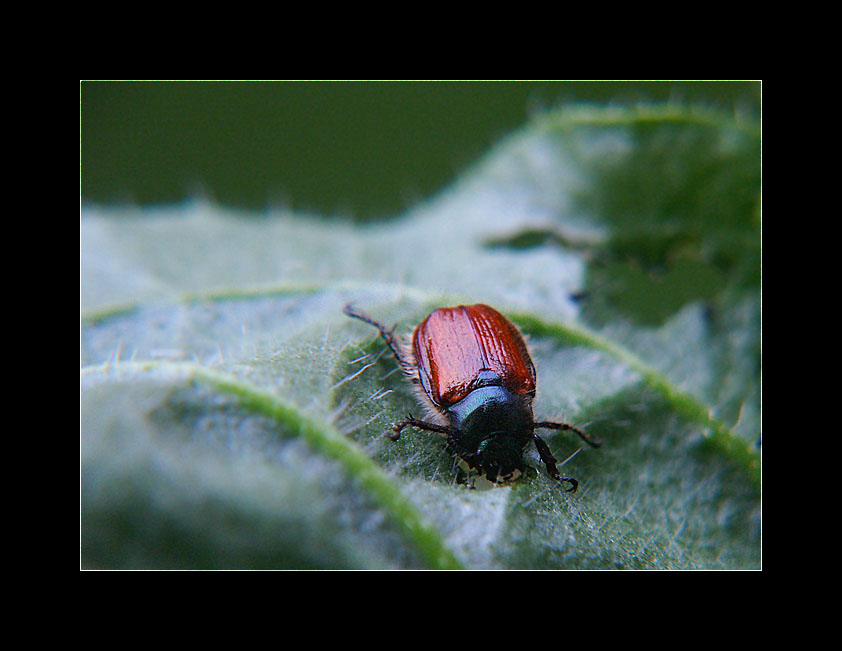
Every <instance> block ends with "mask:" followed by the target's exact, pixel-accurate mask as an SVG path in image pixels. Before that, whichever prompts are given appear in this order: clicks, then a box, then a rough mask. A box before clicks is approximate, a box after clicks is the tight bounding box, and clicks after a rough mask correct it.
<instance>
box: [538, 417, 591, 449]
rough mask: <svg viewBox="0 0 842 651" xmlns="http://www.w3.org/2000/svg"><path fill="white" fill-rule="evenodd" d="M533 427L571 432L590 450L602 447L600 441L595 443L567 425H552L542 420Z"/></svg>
mask: <svg viewBox="0 0 842 651" xmlns="http://www.w3.org/2000/svg"><path fill="white" fill-rule="evenodd" d="M535 427H536V428H538V427H546V428H547V429H558V430H570V431H571V432H576V434H578V435H579V437H580V438H581V439H582V440H583V441H584V442H585V443H587V444H588V445H590V446H591V447H592V448H598V447H599V446H601V445H602V441H597V440H595V439H592V438H591V437H590V436H588V435H587V434H585V433H584V432H583V431H582V430H580V429H579V428H578V427H573V425H568V424H567V423H552V422H550V421H545V420H542V421H540V422H537V423H535Z"/></svg>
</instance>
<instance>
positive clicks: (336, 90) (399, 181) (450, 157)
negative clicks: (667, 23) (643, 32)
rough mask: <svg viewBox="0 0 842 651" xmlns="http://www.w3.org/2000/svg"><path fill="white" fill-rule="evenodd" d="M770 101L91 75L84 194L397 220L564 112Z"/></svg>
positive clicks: (754, 109)
mask: <svg viewBox="0 0 842 651" xmlns="http://www.w3.org/2000/svg"><path fill="white" fill-rule="evenodd" d="M760 95H761V91H760V83H759V82H533V81H529V82H114V81H83V82H82V83H81V85H80V124H81V130H80V162H81V195H82V201H83V202H94V203H119V204H137V205H149V204H159V203H170V202H175V201H181V200H184V199H191V198H194V197H196V196H206V197H208V198H211V199H213V200H215V201H218V202H220V203H222V204H225V205H228V206H232V207H240V208H245V209H248V210H253V211H256V212H258V213H260V212H263V211H265V210H266V209H267V208H272V207H278V206H283V207H286V208H289V209H292V210H295V211H298V212H314V213H318V214H320V215H324V216H328V217H330V216H340V217H353V218H356V219H371V218H380V217H388V216H392V215H395V214H400V213H401V212H403V211H404V210H405V209H406V208H407V207H408V206H410V205H412V204H413V203H415V202H416V201H418V200H420V199H423V198H425V197H428V196H430V195H432V194H434V193H436V192H437V191H438V190H440V189H442V188H444V187H446V186H447V185H448V184H449V183H450V182H451V181H453V179H455V178H456V176H457V175H458V174H459V172H460V171H461V170H463V169H464V168H465V167H466V166H467V165H469V164H471V163H472V162H474V161H475V160H477V159H478V158H479V157H480V156H481V155H482V154H483V153H484V152H486V151H487V150H488V148H489V147H490V146H492V145H493V144H494V143H496V142H498V141H499V140H500V139H501V138H503V137H504V136H505V135H506V134H507V133H509V132H510V131H512V130H513V129H516V128H518V127H519V126H521V125H523V124H524V123H525V122H526V121H527V120H528V119H529V116H530V115H532V114H534V113H536V112H540V111H542V110H545V109H549V108H552V107H554V106H557V105H559V104H564V103H570V102H594V103H600V104H605V103H617V104H624V103H637V102H647V101H666V100H672V101H692V102H694V103H696V104H700V105H703V106H708V107H711V108H717V109H720V110H724V111H727V112H729V113H734V112H736V113H738V114H740V115H745V116H752V117H759V115H760V102H761V99H760Z"/></svg>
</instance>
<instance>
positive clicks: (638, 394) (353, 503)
mask: <svg viewBox="0 0 842 651" xmlns="http://www.w3.org/2000/svg"><path fill="white" fill-rule="evenodd" d="M759 166H760V135H759V130H758V128H757V127H756V126H755V125H753V124H741V123H738V122H735V121H734V120H733V119H731V118H726V117H723V116H720V115H718V114H710V113H705V112H700V111H697V110H693V109H690V108H687V107H681V106H671V105H670V106H659V107H648V108H634V109H631V108H626V109H610V110H609V109H597V108H588V109H576V110H568V111H563V112H558V113H550V114H548V115H545V116H543V117H542V118H541V119H539V120H536V121H535V122H534V123H532V124H530V125H528V126H527V127H526V128H524V129H523V130H522V131H520V132H518V133H516V134H514V135H512V136H511V137H509V138H508V139H506V140H505V141H503V142H501V143H500V144H499V145H498V146H497V147H496V148H495V149H494V150H493V151H492V152H490V153H489V154H488V155H487V156H486V157H485V159H484V160H483V161H481V162H480V163H479V164H478V165H477V166H475V167H474V168H473V169H471V170H469V171H468V172H466V173H465V174H464V175H463V176H462V178H461V179H460V181H459V182H458V183H456V184H455V185H454V186H453V187H451V188H450V189H449V190H448V191H447V192H444V193H442V194H441V195H439V196H437V197H435V198H433V199H431V200H429V201H427V202H425V203H423V204H419V205H417V206H416V207H414V208H413V209H412V210H410V211H408V212H407V214H405V215H403V216H401V217H400V218H398V219H395V220H393V221H390V222H384V223H376V224H368V225H357V224H352V223H347V222H336V221H327V220H323V219H320V218H318V217H316V216H312V215H301V214H286V213H280V212H279V213H278V214H272V215H268V216H266V217H262V218H254V217H251V216H246V215H240V214H234V213H232V212H231V211H227V210H224V209H222V208H220V207H219V206H215V205H209V204H206V203H193V204H188V205H183V206H176V207H167V208H159V209H156V210H139V209H138V210H136V211H131V210H125V209H120V210H118V209H114V208H87V207H86V208H85V209H84V210H83V217H82V224H81V239H82V255H81V267H82V285H81V294H82V308H83V318H82V332H81V361H82V375H81V378H82V379H81V395H82V428H81V436H82V440H81V457H82V459H81V460H82V492H81V496H82V503H81V506H82V520H81V527H82V549H81V552H82V564H83V566H85V567H123V568H129V567H132V568H133V567H155V568H164V567H184V568H241V567H242V568H418V567H428V568H456V567H465V568H541V569H544V568H654V569H669V568H757V567H759V566H760V528H761V522H760V452H759V445H758V443H757V442H758V440H759V437H760V400H759V396H760V320H759V294H760V218H759V211H760V205H759V204H760V167H759ZM348 302H354V303H355V304H356V305H357V306H358V307H360V308H362V309H364V310H365V311H367V312H369V313H370V314H372V315H373V316H375V317H377V318H378V319H380V320H382V321H383V322H384V323H387V324H389V325H391V324H392V323H394V322H398V323H399V331H401V332H404V333H408V332H411V329H412V327H413V326H414V325H415V324H416V323H417V322H418V321H419V320H420V319H421V318H423V317H424V316H425V315H426V314H427V313H428V312H429V311H430V310H431V309H433V308H435V307H439V306H443V305H448V304H456V303H468V302H470V303H473V302H486V303H489V304H491V305H494V306H495V307H497V308H498V309H500V310H501V311H503V312H504V313H506V314H508V315H509V316H510V317H511V318H512V319H513V320H514V321H515V322H516V323H517V324H518V325H519V326H520V327H521V328H522V329H523V330H524V331H525V332H526V333H527V334H528V335H529V338H530V339H529V342H530V347H531V350H532V353H533V358H534V361H535V364H536V367H537V371H538V397H537V399H536V403H535V412H536V416H537V417H539V418H541V419H542V420H551V419H557V420H565V421H567V422H572V423H575V424H577V425H579V426H584V427H586V429H587V431H588V432H589V434H590V435H591V436H593V437H595V438H598V439H601V440H602V441H603V446H602V447H601V448H599V449H595V450H594V449H583V450H581V452H579V453H577V451H578V450H579V447H580V446H579V441H577V440H576V439H575V437H570V438H568V437H566V436H565V435H563V434H561V433H552V432H546V433H545V434H542V436H544V438H545V439H546V440H547V442H548V444H549V445H550V448H551V449H552V451H553V453H554V454H555V455H556V456H557V457H558V458H559V459H566V458H567V457H569V456H571V455H575V456H573V458H572V459H570V461H569V462H568V463H567V464H566V465H565V466H564V472H565V473H566V474H568V475H571V476H573V477H576V478H577V479H578V480H579V481H580V490H579V492H578V493H576V494H567V493H564V492H563V491H561V490H559V487H558V485H557V484H556V483H555V482H554V481H553V480H551V479H550V478H549V477H548V476H547V474H546V472H545V471H544V469H543V467H542V464H541V463H540V460H539V458H538V455H537V453H536V451H535V450H534V449H532V448H531V446H530V448H527V450H526V451H525V459H526V461H527V464H528V465H529V466H530V469H528V472H527V473H526V475H525V476H524V477H522V478H521V479H520V480H518V481H517V482H515V483H514V484H512V485H507V486H500V487H495V488H493V489H490V490H472V489H470V488H468V487H466V486H465V485H464V484H461V483H459V482H458V480H457V479H458V472H457V469H456V464H455V461H454V459H453V457H452V455H451V454H450V453H448V452H447V450H445V449H444V447H443V444H442V441H441V440H440V439H439V438H437V437H435V436H433V435H430V434H429V433H423V432H416V431H409V430H406V431H405V434H404V436H403V437H402V438H401V439H400V440H399V441H397V442H392V441H391V440H389V439H388V438H386V437H385V436H384V434H385V433H387V432H388V431H389V427H390V425H391V423H393V422H395V421H396V420H399V419H400V418H402V417H403V416H404V415H405V414H406V413H407V412H408V411H413V412H415V413H417V414H419V415H420V414H421V413H423V408H421V407H419V406H418V405H417V403H416V402H415V397H414V395H413V393H412V391H411V389H410V387H409V386H408V385H407V384H406V382H405V380H404V379H403V378H402V377H401V375H400V373H399V372H397V371H396V370H395V368H396V367H395V363H394V360H393V359H392V358H391V357H390V356H389V355H387V354H385V353H386V352H387V351H386V349H385V348H384V346H383V344H382V342H381V341H380V340H379V339H378V338H377V337H376V331H374V330H373V329H371V328H369V327H367V326H365V324H362V323H360V322H358V321H352V320H350V319H348V318H347V317H345V316H344V315H343V314H342V306H343V305H344V304H346V303H348Z"/></svg>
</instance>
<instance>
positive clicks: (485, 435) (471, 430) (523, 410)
mask: <svg viewBox="0 0 842 651" xmlns="http://www.w3.org/2000/svg"><path fill="white" fill-rule="evenodd" d="M447 416H448V419H449V420H450V424H451V426H452V427H453V428H454V429H456V430H457V431H458V432H459V444H460V447H462V448H464V449H465V450H466V451H470V452H476V451H477V450H478V449H479V448H480V446H481V445H482V444H483V442H486V447H488V443H487V442H488V441H490V440H491V439H512V440H513V441H512V442H513V443H516V447H517V451H518V460H519V458H520V452H521V450H522V449H523V446H524V445H526V443H527V442H529V440H530V439H531V438H532V432H533V427H534V425H533V419H532V406H531V405H530V404H529V402H528V401H526V400H524V399H523V397H522V396H518V395H516V394H514V393H512V392H511V391H509V390H508V389H506V388H505V387H502V386H484V387H480V388H478V389H474V390H473V391H471V393H469V394H468V395H467V396H466V397H465V398H463V399H462V400H460V401H459V402H457V403H456V404H455V405H452V406H451V407H450V409H448V410H447ZM494 445H495V446H496V445H497V444H494ZM514 447H515V446H513V449H514Z"/></svg>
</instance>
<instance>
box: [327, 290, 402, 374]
mask: <svg viewBox="0 0 842 651" xmlns="http://www.w3.org/2000/svg"><path fill="white" fill-rule="evenodd" d="M342 311H343V312H344V313H345V314H347V315H348V316H350V317H352V318H354V319H359V320H360V321H362V322H363V323H367V324H369V325H372V326H374V327H375V328H377V329H378V330H379V331H380V336H381V337H383V341H385V342H386V345H387V346H388V347H389V348H390V349H391V351H392V354H393V355H394V356H395V359H397V360H398V364H400V365H401V367H403V368H408V367H407V364H406V362H404V360H403V358H402V357H401V356H400V353H398V347H397V344H396V343H395V336H394V335H395V328H396V327H397V324H395V325H394V326H392V329H391V330H387V329H386V327H385V326H384V325H383V324H382V323H380V322H378V321H375V320H374V319H372V318H371V317H370V316H368V314H366V313H365V312H361V311H360V310H357V309H356V308H354V307H353V306H352V305H351V304H350V303H348V305H346V306H345V307H343V308H342Z"/></svg>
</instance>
